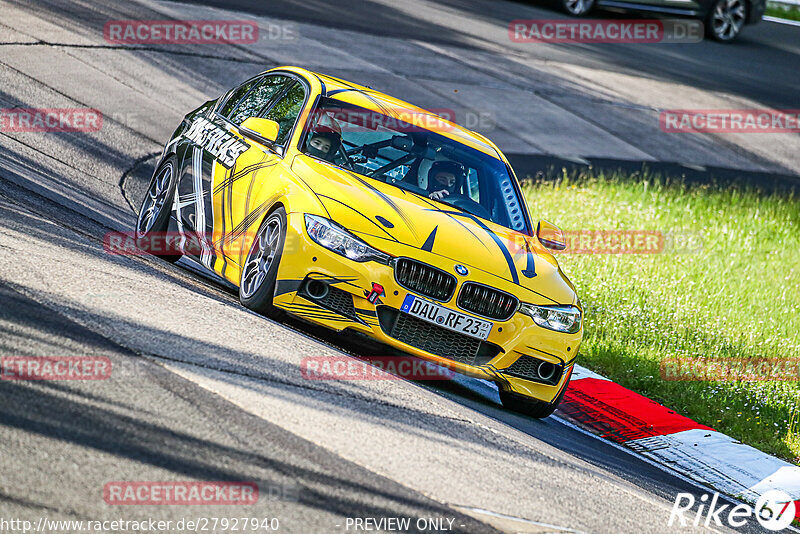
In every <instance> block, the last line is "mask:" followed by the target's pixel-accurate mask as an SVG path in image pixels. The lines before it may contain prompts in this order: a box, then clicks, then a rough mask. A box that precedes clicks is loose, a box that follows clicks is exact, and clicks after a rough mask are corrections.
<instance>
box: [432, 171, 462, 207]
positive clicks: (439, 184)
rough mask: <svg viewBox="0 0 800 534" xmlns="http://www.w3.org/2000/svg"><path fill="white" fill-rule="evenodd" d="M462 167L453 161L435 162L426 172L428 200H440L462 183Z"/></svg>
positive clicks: (452, 192) (451, 193)
mask: <svg viewBox="0 0 800 534" xmlns="http://www.w3.org/2000/svg"><path fill="white" fill-rule="evenodd" d="M465 175H466V171H465V170H464V166H463V165H461V164H460V163H458V162H455V161H435V162H434V163H433V165H431V169H430V170H429V171H428V198H431V199H433V200H442V199H443V198H444V197H447V196H450V195H453V194H455V193H456V192H457V191H458V190H459V188H460V187H461V184H463V183H464V177H465Z"/></svg>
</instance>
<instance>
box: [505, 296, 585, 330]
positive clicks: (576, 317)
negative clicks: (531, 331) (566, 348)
mask: <svg viewBox="0 0 800 534" xmlns="http://www.w3.org/2000/svg"><path fill="white" fill-rule="evenodd" d="M519 311H521V312H522V313H524V314H525V315H529V316H530V317H531V319H533V322H534V323H536V324H538V325H539V326H541V327H542V328H547V329H549V330H555V331H556V332H566V333H568V334H574V333H575V332H577V331H578V330H580V329H581V310H579V309H578V308H576V307H575V306H534V305H533V304H525V303H523V304H522V305H520V307H519Z"/></svg>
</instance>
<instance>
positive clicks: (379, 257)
mask: <svg viewBox="0 0 800 534" xmlns="http://www.w3.org/2000/svg"><path fill="white" fill-rule="evenodd" d="M306 231H307V232H308V235H309V237H311V239H313V240H314V242H316V243H317V244H318V245H321V246H323V247H325V248H327V249H328V250H332V251H334V252H335V253H337V254H341V255H342V256H344V257H345V258H350V259H351V260H353V261H360V262H364V261H377V262H380V263H389V260H390V259H391V257H390V256H389V255H388V254H384V253H383V252H381V251H379V250H375V249H374V248H372V247H371V246H369V245H367V244H366V243H364V242H363V241H361V240H360V239H359V238H357V237H356V236H354V235H353V234H351V233H350V232H348V231H347V230H345V229H344V228H342V227H341V226H339V225H338V224H336V223H335V222H333V221H331V220H328V219H325V218H323V217H317V216H316V215H306Z"/></svg>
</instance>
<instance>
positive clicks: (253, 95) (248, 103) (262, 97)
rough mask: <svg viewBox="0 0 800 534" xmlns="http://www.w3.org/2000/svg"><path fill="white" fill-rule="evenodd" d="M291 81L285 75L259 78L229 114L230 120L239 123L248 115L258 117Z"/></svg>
mask: <svg viewBox="0 0 800 534" xmlns="http://www.w3.org/2000/svg"><path fill="white" fill-rule="evenodd" d="M291 81H292V79H291V78H289V77H287V76H265V77H263V78H262V79H261V80H259V82H258V84H256V85H255V86H254V87H253V88H252V89H251V90H250V92H249V93H247V95H245V97H244V98H242V99H241V102H239V105H238V106H236V109H234V110H233V112H232V113H231V115H230V121H231V122H232V123H234V124H235V125H237V126H238V125H240V124H241V123H242V122H243V121H244V120H245V119H247V118H249V117H258V116H259V115H260V114H261V112H262V111H263V110H264V109H266V108H267V106H269V104H270V102H272V100H273V99H274V98H276V97H277V96H278V95H279V94H280V93H281V91H283V89H284V88H285V87H286V86H287V85H288V84H289V83H290V82H291Z"/></svg>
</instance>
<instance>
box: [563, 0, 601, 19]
mask: <svg viewBox="0 0 800 534" xmlns="http://www.w3.org/2000/svg"><path fill="white" fill-rule="evenodd" d="M594 2H595V0H561V7H562V8H563V9H564V11H566V12H567V13H569V14H570V15H572V16H574V17H583V16H584V15H588V14H589V12H591V11H592V9H593V8H594Z"/></svg>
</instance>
